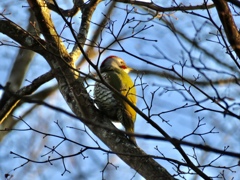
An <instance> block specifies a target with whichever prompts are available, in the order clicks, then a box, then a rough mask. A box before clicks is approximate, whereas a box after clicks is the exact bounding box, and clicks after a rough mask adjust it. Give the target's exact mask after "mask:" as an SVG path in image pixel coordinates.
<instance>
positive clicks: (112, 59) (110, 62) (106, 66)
mask: <svg viewBox="0 0 240 180" xmlns="http://www.w3.org/2000/svg"><path fill="white" fill-rule="evenodd" d="M114 68H117V69H122V70H124V71H125V72H126V73H129V72H130V71H131V70H132V68H130V67H128V66H127V64H126V63H125V61H124V60H123V59H121V58H120V57H117V56H109V57H107V58H106V59H105V60H104V61H103V62H102V64H101V66H100V71H101V72H104V71H107V70H113V69H114Z"/></svg>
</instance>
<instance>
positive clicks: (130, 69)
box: [124, 67, 135, 73]
mask: <svg viewBox="0 0 240 180" xmlns="http://www.w3.org/2000/svg"><path fill="white" fill-rule="evenodd" d="M134 70H135V69H133V68H130V67H127V68H126V69H124V71H125V72H126V73H129V72H131V71H134Z"/></svg>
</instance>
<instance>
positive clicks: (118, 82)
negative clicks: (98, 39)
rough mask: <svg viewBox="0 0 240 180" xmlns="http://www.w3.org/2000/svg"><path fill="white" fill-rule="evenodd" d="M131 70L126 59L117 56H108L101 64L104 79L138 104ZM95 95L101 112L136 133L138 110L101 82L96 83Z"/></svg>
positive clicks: (133, 138)
mask: <svg viewBox="0 0 240 180" xmlns="http://www.w3.org/2000/svg"><path fill="white" fill-rule="evenodd" d="M131 70H132V69H131V68H129V67H128V66H127V65H126V63H125V62H124V60H123V59H121V58H119V57H117V56H109V57H107V58H106V59H105V60H104V61H103V62H102V64H101V66H100V73H101V75H102V77H103V79H104V80H105V81H106V82H107V83H108V84H109V85H111V86H112V87H113V88H114V89H115V90H117V91H118V92H120V93H121V94H122V95H123V96H125V97H127V99H128V100H129V101H130V102H131V103H132V104H133V105H135V106H136V103H137V96H136V88H135V86H134V83H133V81H132V79H131V77H130V76H129V75H128V73H129V72H130V71H131ZM94 97H95V102H96V104H97V106H98V108H99V110H100V111H101V112H103V113H104V114H105V115H106V116H108V117H109V118H111V119H113V120H114V121H116V122H120V123H122V125H123V126H124V128H125V130H126V131H127V132H130V133H134V123H135V120H136V111H135V110H134V109H133V108H132V107H131V106H130V105H129V104H128V103H127V102H125V101H124V100H123V99H122V98H121V97H119V96H118V95H117V94H116V93H114V92H113V91H112V90H110V89H109V88H108V87H106V86H105V85H104V84H102V83H100V82H96V84H95V87H94ZM130 140H131V141H132V142H133V143H134V144H136V139H135V137H134V136H130Z"/></svg>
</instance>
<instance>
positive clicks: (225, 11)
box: [213, 0, 240, 69]
mask: <svg viewBox="0 0 240 180" xmlns="http://www.w3.org/2000/svg"><path fill="white" fill-rule="evenodd" d="M213 2H214V4H215V6H216V9H217V11H218V16H219V18H220V20H221V22H222V25H223V28H224V30H225V33H226V35H227V38H228V41H229V43H230V45H231V46H232V48H233V50H234V51H235V52H236V54H237V56H238V58H240V35H239V31H238V28H237V26H236V24H235V22H234V19H233V17H232V13H231V11H230V9H229V7H228V4H227V1H225V0H213ZM235 64H236V65H237V67H238V68H239V69H240V64H239V63H238V62H237V61H235Z"/></svg>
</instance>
